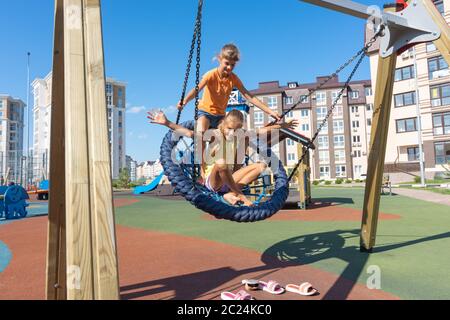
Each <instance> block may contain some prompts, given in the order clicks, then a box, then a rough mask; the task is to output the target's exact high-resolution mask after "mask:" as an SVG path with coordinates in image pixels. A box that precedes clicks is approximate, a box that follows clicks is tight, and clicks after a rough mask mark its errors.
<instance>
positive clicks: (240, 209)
mask: <svg viewBox="0 0 450 320" xmlns="http://www.w3.org/2000/svg"><path fill="white" fill-rule="evenodd" d="M181 125H182V126H183V127H185V128H187V129H190V130H193V129H194V121H188V122H185V123H182V124H181ZM178 142H179V139H174V133H173V131H170V132H169V133H167V134H166V136H165V137H164V139H163V143H162V145H161V164H162V166H163V168H164V172H165V174H166V176H167V178H168V179H169V181H170V182H171V184H172V186H173V187H174V188H175V191H176V192H178V193H180V194H181V195H182V196H183V197H184V198H185V199H186V200H188V201H189V202H191V203H192V204H193V205H194V206H195V207H197V208H198V209H200V210H202V211H204V212H207V213H209V214H211V215H213V216H214V217H216V218H218V219H225V220H230V221H235V222H256V221H261V220H265V219H267V218H270V217H271V216H273V215H274V214H275V213H277V212H278V211H279V210H281V208H282V207H283V206H284V203H285V202H286V200H287V198H288V195H289V187H288V185H289V183H288V177H287V174H286V171H285V170H284V167H283V164H282V163H281V161H279V160H278V159H277V161H278V162H279V165H278V166H277V169H276V170H275V172H273V175H274V191H273V194H272V195H271V197H270V198H268V200H267V201H265V202H262V203H260V204H259V205H257V206H254V207H246V206H231V205H229V204H227V203H225V202H223V201H220V199H219V198H218V197H217V194H215V193H213V192H211V191H209V190H207V189H206V188H205V187H204V186H203V185H200V184H198V183H194V182H193V181H192V177H190V176H189V174H188V170H186V165H185V164H183V163H178V161H175V162H174V159H173V150H176V149H177V145H178Z"/></svg>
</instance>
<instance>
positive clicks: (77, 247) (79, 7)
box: [47, 0, 119, 300]
mask: <svg viewBox="0 0 450 320" xmlns="http://www.w3.org/2000/svg"><path fill="white" fill-rule="evenodd" d="M100 11H101V10H100V0H56V1H55V35H54V50H53V52H54V58H53V88H52V114H51V117H52V118H51V142H50V144H51V145H50V181H51V182H52V183H51V185H50V194H51V195H52V197H51V198H50V202H49V228H48V250H47V252H48V254H47V299H51V300H56V299H57V300H65V299H68V300H81V299H83V300H92V299H102V300H105V299H106V300H116V299H119V281H118V268H117V253H116V248H117V246H116V237H115V223H114V206H113V200H112V178H111V157H110V150H109V139H108V121H107V120H108V118H107V107H106V98H105V89H106V84H105V69H104V57H103V36H102V24H101V13H100Z"/></svg>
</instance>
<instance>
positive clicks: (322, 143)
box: [317, 136, 329, 149]
mask: <svg viewBox="0 0 450 320" xmlns="http://www.w3.org/2000/svg"><path fill="white" fill-rule="evenodd" d="M317 141H318V143H319V149H328V148H329V144H328V136H319V137H318V138H317Z"/></svg>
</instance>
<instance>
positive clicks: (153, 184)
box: [133, 172, 164, 195]
mask: <svg viewBox="0 0 450 320" xmlns="http://www.w3.org/2000/svg"><path fill="white" fill-rule="evenodd" d="M163 177H164V172H163V173H161V174H160V175H159V176H157V177H156V178H155V179H153V181H152V182H150V183H149V184H147V185H145V186H138V187H136V188H134V191H133V194H135V195H139V194H144V193H146V192H151V191H153V190H155V189H156V188H158V186H159V184H160V183H161V182H162V179H163Z"/></svg>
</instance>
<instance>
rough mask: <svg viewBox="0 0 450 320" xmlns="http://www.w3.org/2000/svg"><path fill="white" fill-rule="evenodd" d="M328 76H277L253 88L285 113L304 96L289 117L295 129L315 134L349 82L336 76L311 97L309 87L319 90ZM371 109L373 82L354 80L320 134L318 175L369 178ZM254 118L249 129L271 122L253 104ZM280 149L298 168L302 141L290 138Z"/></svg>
mask: <svg viewBox="0 0 450 320" xmlns="http://www.w3.org/2000/svg"><path fill="white" fill-rule="evenodd" d="M325 78H327V77H317V78H316V82H314V83H308V84H299V83H297V82H290V83H288V84H287V85H286V86H280V84H279V82H278V81H273V82H264V83H260V84H259V88H258V89H256V90H253V91H252V93H253V94H254V95H256V96H257V97H258V98H259V99H261V100H263V101H264V102H265V103H267V104H268V105H269V106H270V107H271V108H272V109H274V110H276V111H278V112H279V113H280V114H281V113H282V112H284V111H288V110H289V109H291V108H292V106H293V105H295V104H297V103H298V102H299V101H302V103H300V104H299V105H298V106H297V107H296V108H295V109H294V110H292V111H290V112H289V113H288V114H287V116H286V119H287V120H290V119H296V120H298V121H299V127H298V128H297V130H296V131H298V132H299V133H301V134H303V135H305V136H307V137H309V138H312V137H313V136H314V134H315V132H316V131H317V130H318V128H319V127H320V125H321V124H322V123H323V122H324V119H325V118H326V116H327V113H328V110H329V108H330V107H331V105H332V103H333V102H334V101H335V100H336V98H337V97H338V94H339V92H340V91H341V89H342V87H343V86H344V83H341V82H340V81H339V78H338V77H336V78H333V79H332V80H330V81H329V82H328V83H327V84H326V85H325V86H323V87H322V88H321V90H320V91H317V92H315V93H314V94H313V95H311V97H309V92H310V90H313V89H315V88H316V87H317V86H318V85H319V84H320V83H322V82H323V81H324V79H325ZM372 112H373V91H372V87H371V82H370V81H369V80H363V81H354V82H351V83H350V86H349V90H347V89H346V90H345V91H344V94H343V96H342V97H341V99H340V100H339V101H338V103H337V105H336V107H335V109H334V111H333V113H332V114H331V116H330V117H329V119H328V121H326V122H325V124H324V126H323V127H322V130H321V131H320V134H319V136H318V137H317V140H316V143H315V144H316V147H317V148H316V150H315V151H313V152H312V153H311V159H310V161H311V163H310V165H311V173H312V178H313V179H314V180H320V179H323V180H330V179H337V178H348V179H361V178H364V174H365V173H366V171H367V150H368V141H370V126H371V118H372ZM250 119H252V123H251V124H250V128H258V127H262V126H264V125H265V124H267V123H268V121H269V119H268V117H267V115H265V114H264V113H262V112H261V111H259V110H255V108H251V109H250ZM275 151H276V152H277V155H278V156H279V157H280V159H281V161H282V162H283V164H284V165H285V166H286V167H287V168H293V167H294V166H295V165H296V164H297V162H298V160H299V159H298V153H297V144H296V143H295V142H294V141H292V140H290V139H286V140H285V141H284V142H283V143H281V144H280V145H279V146H278V148H277V149H276V150H275Z"/></svg>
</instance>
